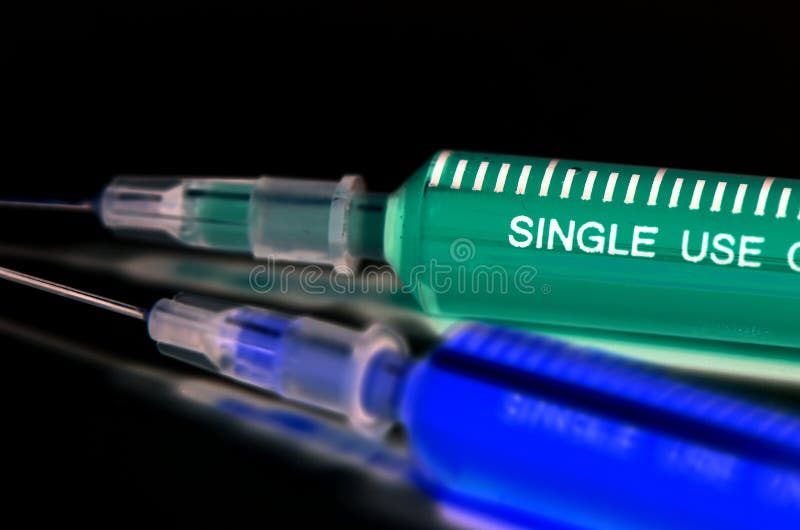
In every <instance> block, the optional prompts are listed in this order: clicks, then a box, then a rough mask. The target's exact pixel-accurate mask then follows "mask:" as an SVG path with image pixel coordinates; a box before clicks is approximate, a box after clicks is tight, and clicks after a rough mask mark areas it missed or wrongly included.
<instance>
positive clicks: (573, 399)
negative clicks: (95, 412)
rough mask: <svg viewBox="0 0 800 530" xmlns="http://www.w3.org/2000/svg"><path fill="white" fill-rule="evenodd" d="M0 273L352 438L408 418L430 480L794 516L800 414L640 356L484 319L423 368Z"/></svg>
mask: <svg viewBox="0 0 800 530" xmlns="http://www.w3.org/2000/svg"><path fill="white" fill-rule="evenodd" d="M0 277H3V278H6V279H9V280H13V281H17V282H19V283H23V284H26V285H30V286H34V287H38V288H41V289H44V290H47V291H50V292H56V293H59V294H62V295H64V296H67V297H70V298H74V299H79V300H82V301H85V302H89V303H92V304H94V305H98V306H102V307H104V308H106V309H110V310H113V311H117V312H119V313H122V314H126V315H128V316H133V317H136V318H140V319H143V320H146V322H147V325H148V331H149V335H150V337H151V338H152V339H153V340H155V341H156V343H157V344H158V347H159V349H160V350H161V351H162V352H163V353H165V354H168V355H170V356H173V357H175V358H178V359H181V360H183V361H187V362H190V363H193V364H195V365H198V366H202V367H204V368H206V369H209V370H212V371H214V372H217V373H219V374H221V375H224V376H227V377H230V378H232V379H236V380H238V381H241V382H244V383H246V384H249V385H253V386H256V387H259V388H262V389H265V390H268V391H271V392H275V393H277V394H278V395H280V396H282V397H284V398H286V399H288V400H292V401H295V402H300V403H304V404H307V405H310V406H313V407H317V408H321V409H325V410H328V411H332V412H335V413H338V414H341V415H344V416H346V417H347V418H348V419H349V421H350V423H351V424H352V425H353V426H354V427H355V428H357V429H359V430H361V431H364V432H368V433H370V434H373V435H375V434H381V433H383V432H385V430H386V429H388V428H389V427H390V426H391V425H393V424H395V423H402V424H403V425H404V426H405V427H406V429H407V431H408V435H409V439H410V443H411V447H412V451H413V455H414V458H415V461H416V463H417V465H418V466H419V469H420V475H421V476H422V477H424V482H425V483H426V484H428V485H429V487H433V488H436V489H440V490H441V491H443V492H453V494H455V495H465V496H469V497H471V498H475V499H480V500H482V501H485V502H487V503H490V504H492V505H494V506H498V507H500V508H507V509H509V510H513V511H515V512H518V513H521V514H536V515H543V516H545V517H551V518H554V519H557V520H561V521H564V522H566V523H569V524H573V525H577V526H581V527H588V528H598V529H612V528H614V529H616V528H648V529H654V528H655V529H667V528H682V529H694V528H696V529H700V528H702V529H706V530H707V529H723V528H724V529H737V528H742V529H744V528H755V527H759V528H760V527H764V528H770V529H784V528H785V529H790V528H792V529H793V528H797V527H798V524H800V418H798V417H797V416H794V415H790V414H786V413H782V412H780V411H778V410H775V409H772V408H769V407H765V406H761V405H757V404H754V403H751V402H748V401H746V400H743V399H738V398H735V397H731V396H727V395H725V394H723V393H720V392H717V391H714V390H710V389H705V388H702V387H701V386H699V385H697V384H693V383H690V382H688V381H684V380H681V379H680V378H679V377H677V376H675V375H674V374H670V373H669V372H665V371H662V370H659V369H655V368H652V367H649V366H646V365H644V364H642V363H638V362H635V361H629V360H623V359H620V358H617V357H615V356H613V355H610V354H607V353H603V352H598V351H595V350H590V349H583V348H576V347H573V346H570V345H569V344H567V343H564V342H561V341H557V340H554V339H549V338H544V337H539V336H535V335H531V334H527V333H522V332H518V331H511V330H507V329H504V328H501V327H496V326H487V325H482V324H462V325H458V326H456V327H455V328H453V329H452V330H451V331H450V332H449V333H448V335H447V336H446V338H445V340H444V341H443V342H442V344H441V345H440V346H439V347H437V348H436V349H435V350H434V351H433V352H431V354H430V355H429V356H428V357H427V358H425V359H423V360H419V361H416V360H413V359H412V358H411V357H409V356H408V355H407V353H406V349H405V346H404V345H403V342H402V340H400V339H399V338H397V337H396V336H395V335H394V334H393V333H392V332H391V331H390V330H388V329H386V328H383V327H380V326H373V327H371V328H369V329H367V330H366V331H357V330H353V329H349V328H346V327H342V326H338V325H333V324H330V323H326V322H323V321H320V320H316V319H313V318H307V317H297V316H292V315H286V314H282V313H278V312H275V311H271V310H267V309H262V308H255V307H247V306H239V305H234V304H225V303H220V302H213V301H209V300H207V299H201V298H196V297H191V296H178V297H175V298H173V299H163V300H161V301H159V302H157V303H156V304H155V306H153V308H152V309H150V310H149V311H147V310H145V309H142V308H136V307H134V306H130V305H127V304H122V303H119V302H115V301H112V300H108V299H104V298H99V297H97V296H95V295H90V294H88V293H84V292H81V291H76V290H75V289H72V288H70V287H66V286H63V285H59V284H54V283H51V282H47V281H45V280H41V279H39V278H35V277H31V276H27V275H23V274H20V273H18V272H15V271H10V270H8V269H2V268H0ZM431 484H432V485H433V486H430V485H431Z"/></svg>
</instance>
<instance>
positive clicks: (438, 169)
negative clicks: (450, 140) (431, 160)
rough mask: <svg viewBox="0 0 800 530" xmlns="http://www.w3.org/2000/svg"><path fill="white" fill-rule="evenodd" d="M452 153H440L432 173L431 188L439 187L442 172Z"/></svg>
mask: <svg viewBox="0 0 800 530" xmlns="http://www.w3.org/2000/svg"><path fill="white" fill-rule="evenodd" d="M451 152H452V151H442V152H441V153H439V158H437V159H436V163H435V164H434V165H433V171H431V181H430V186H431V187H432V188H435V187H436V186H438V185H439V180H441V178H442V172H443V171H444V165H445V163H446V162H447V159H448V158H449V157H450V153H451Z"/></svg>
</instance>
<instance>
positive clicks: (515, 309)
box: [384, 152, 800, 347]
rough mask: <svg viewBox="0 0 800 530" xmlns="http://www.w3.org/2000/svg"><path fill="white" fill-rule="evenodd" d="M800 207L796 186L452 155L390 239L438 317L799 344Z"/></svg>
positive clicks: (406, 190) (407, 204)
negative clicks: (486, 319)
mask: <svg viewBox="0 0 800 530" xmlns="http://www.w3.org/2000/svg"><path fill="white" fill-rule="evenodd" d="M437 160H443V161H441V162H440V163H439V164H438V167H437ZM548 168H550V169H548ZM481 174H482V175H483V177H482V181H481V178H480V177H479V176H480V175H481ZM437 175H438V183H435V184H436V185H434V182H432V181H436V180H437ZM524 175H527V180H526V179H525V178H523V176H524ZM612 175H616V176H612ZM634 175H637V177H634ZM503 176H504V177H505V178H502V177H503ZM679 179H680V181H679ZM701 181H702V182H701ZM720 183H724V185H722V184H720ZM476 188H480V189H476ZM741 189H744V191H743V192H742V191H740V190H741ZM786 190H788V191H786ZM799 210H800V182H798V181H794V180H783V179H774V180H768V179H766V178H765V177H747V176H741V175H730V174H719V173H708V172H698V171H687V170H676V169H667V170H666V171H660V170H659V168H648V167H635V166H626V165H616V164H614V165H612V164H605V163H597V162H579V161H572V160H560V161H557V162H555V163H554V162H553V161H551V160H550V159H542V158H527V157H518V156H503V155H487V154H482V153H468V152H453V153H451V154H450V155H449V156H448V157H446V159H443V158H440V157H434V159H433V160H431V161H430V163H428V164H426V165H425V166H424V167H423V168H421V169H420V170H419V171H418V172H417V173H415V174H414V175H413V176H412V177H411V179H410V180H409V181H408V182H407V183H406V184H405V185H404V186H403V187H402V188H401V189H400V190H399V191H398V192H396V193H395V194H394V195H393V196H392V197H391V198H390V199H389V202H388V208H387V220H386V228H385V232H384V245H385V249H386V256H387V259H388V261H389V262H390V263H391V264H392V265H393V266H394V267H395V268H396V269H397V271H398V273H399V275H400V277H401V278H402V279H403V281H404V282H405V283H406V284H407V285H410V286H413V288H414V293H415V295H416V297H417V298H418V299H419V300H420V302H421V304H422V306H423V308H424V309H426V310H427V311H429V312H432V313H434V314H442V315H453V316H459V317H470V318H472V317H475V318H494V319H503V320H516V321H526V322H535V323H544V324H556V325H570V326H581V327H589V328H600V329H613V330H625V331H637V332H643V333H651V334H663V335H676V336H682V337H689V338H708V339H717V340H729V341H737V342H753V343H762V344H772V345H779V346H790V347H794V346H797V345H798V344H800V318H798V309H800V270H795V269H796V268H800V243H798V242H800V220H799V219H798V211H799ZM515 219H516V223H515V222H514V221H515ZM540 222H542V223H543V224H542V225H541V227H542V230H539V227H540V224H539V223H540ZM515 227H516V229H517V230H516V231H515V230H514V228H515ZM684 238H686V239H685V240H684ZM793 249H794V250H793Z"/></svg>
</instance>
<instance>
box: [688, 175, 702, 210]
mask: <svg viewBox="0 0 800 530" xmlns="http://www.w3.org/2000/svg"><path fill="white" fill-rule="evenodd" d="M705 187H706V181H705V180H698V181H697V182H695V184H694V192H692V201H691V202H690V203H689V209H690V210H699V209H700V199H702V198H703V188H705Z"/></svg>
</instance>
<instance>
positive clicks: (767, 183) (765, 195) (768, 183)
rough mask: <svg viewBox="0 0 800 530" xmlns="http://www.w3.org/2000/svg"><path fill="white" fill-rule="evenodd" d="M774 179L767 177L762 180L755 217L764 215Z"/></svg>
mask: <svg viewBox="0 0 800 530" xmlns="http://www.w3.org/2000/svg"><path fill="white" fill-rule="evenodd" d="M773 180H775V178H774V177H767V178H765V179H764V184H762V185H761V191H760V192H758V202H757V203H756V215H764V209H765V208H766V207H767V199H769V189H770V188H771V187H772V181H773Z"/></svg>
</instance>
